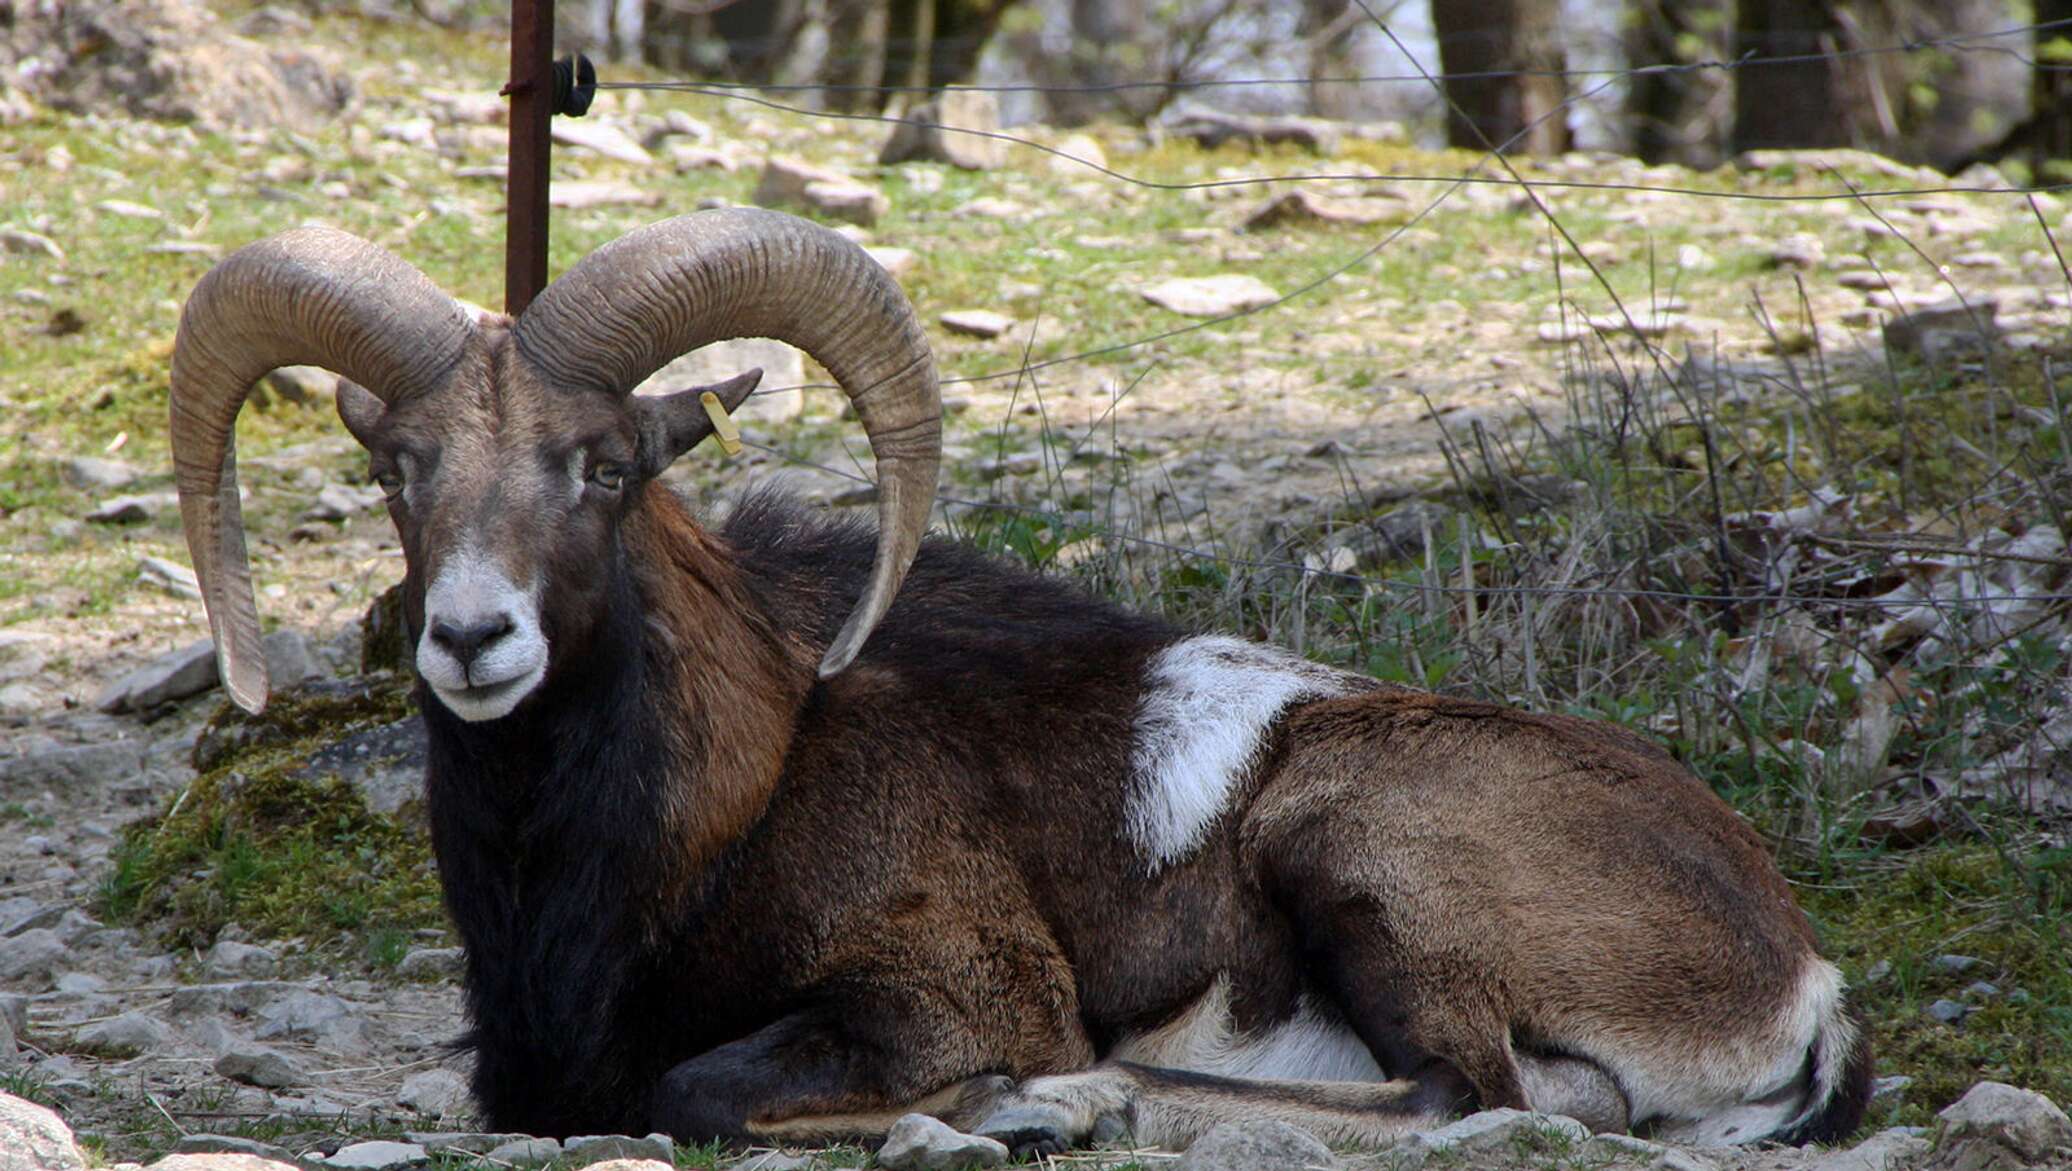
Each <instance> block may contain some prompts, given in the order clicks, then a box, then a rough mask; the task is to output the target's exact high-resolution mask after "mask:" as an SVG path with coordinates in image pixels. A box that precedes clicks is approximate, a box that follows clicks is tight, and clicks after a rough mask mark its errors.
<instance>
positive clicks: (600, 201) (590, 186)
mask: <svg viewBox="0 0 2072 1171" xmlns="http://www.w3.org/2000/svg"><path fill="white" fill-rule="evenodd" d="M547 202H548V203H549V204H552V205H553V206H555V207H565V208H570V209H576V208H585V207H614V206H618V205H622V204H630V205H633V206H636V207H653V206H654V205H656V204H658V203H660V202H662V196H661V194H660V193H658V192H654V191H648V190H645V189H643V188H640V187H635V186H634V185H633V184H631V183H617V182H597V183H585V182H580V181H577V180H574V179H565V180H556V181H555V182H554V183H553V185H552V186H550V187H548V188H547Z"/></svg>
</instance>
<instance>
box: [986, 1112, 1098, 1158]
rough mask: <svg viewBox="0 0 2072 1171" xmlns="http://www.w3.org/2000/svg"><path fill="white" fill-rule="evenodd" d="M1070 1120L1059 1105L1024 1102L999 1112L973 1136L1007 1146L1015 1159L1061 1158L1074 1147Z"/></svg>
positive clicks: (987, 1120)
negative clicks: (1053, 1156)
mask: <svg viewBox="0 0 2072 1171" xmlns="http://www.w3.org/2000/svg"><path fill="white" fill-rule="evenodd" d="M1070 1127H1071V1119H1070V1118H1069V1117H1068V1116H1067V1115H1066V1113H1065V1111H1064V1110H1062V1109H1059V1108H1058V1107H1056V1106H1052V1105H1049V1104H1047V1103H1039V1102H1021V1103H1016V1104H1014V1105H1011V1106H1007V1107H1005V1108H1003V1109H1001V1110H999V1111H996V1112H995V1113H994V1114H993V1115H992V1117H990V1118H988V1119H986V1120H985V1121H984V1122H981V1123H979V1125H978V1129H977V1130H974V1131H973V1132H972V1133H973V1134H977V1135H981V1136H983V1137H985V1138H989V1139H994V1140H996V1141H998V1142H1000V1143H1002V1144H1004V1145H1005V1146H1006V1147H1007V1149H1008V1151H1009V1152H1010V1153H1011V1154H1013V1155H1014V1157H1015V1158H1016V1159H1028V1158H1032V1157H1036V1156H1045V1157H1047V1156H1050V1155H1062V1154H1064V1153H1065V1152H1066V1151H1069V1150H1071V1149H1072V1147H1073V1136H1072V1134H1071V1133H1070Z"/></svg>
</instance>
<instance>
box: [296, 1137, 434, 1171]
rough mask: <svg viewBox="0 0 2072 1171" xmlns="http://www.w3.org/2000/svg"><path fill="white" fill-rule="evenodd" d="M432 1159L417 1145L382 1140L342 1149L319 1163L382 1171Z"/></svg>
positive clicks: (360, 1169)
mask: <svg viewBox="0 0 2072 1171" xmlns="http://www.w3.org/2000/svg"><path fill="white" fill-rule="evenodd" d="M430 1158H431V1156H430V1155H429V1154H427V1153H426V1152H425V1149H424V1148H423V1147H421V1146H418V1145H417V1144H416V1143H399V1142H392V1141H389V1140H387V1139H382V1140H377V1141H375V1142H366V1143H353V1144H352V1145H350V1146H344V1147H340V1148H338V1149H337V1150H336V1151H334V1152H332V1153H331V1155H330V1156H329V1157H327V1158H324V1159H320V1160H318V1162H320V1163H322V1164H323V1165H324V1166H326V1167H345V1168H350V1169H351V1171H382V1169H383V1168H387V1167H415V1166H417V1165H418V1164H419V1163H423V1162H426V1161H427V1160H429V1159H430Z"/></svg>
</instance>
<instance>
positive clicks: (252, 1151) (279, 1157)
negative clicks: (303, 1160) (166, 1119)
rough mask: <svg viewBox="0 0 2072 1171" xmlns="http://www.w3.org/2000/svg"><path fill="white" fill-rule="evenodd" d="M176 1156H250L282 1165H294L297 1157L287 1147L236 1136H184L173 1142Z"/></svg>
mask: <svg viewBox="0 0 2072 1171" xmlns="http://www.w3.org/2000/svg"><path fill="white" fill-rule="evenodd" d="M172 1153H173V1154H175V1155H250V1156H252V1157H254V1158H258V1159H273V1160H276V1161H278V1162H282V1163H293V1162H294V1161H295V1156H294V1154H293V1153H292V1152H290V1151H289V1150H288V1149H287V1148H286V1147H277V1146H274V1145H273V1144H272V1143H262V1142H260V1141H259V1140H258V1139H255V1138H244V1137H241V1136H239V1135H234V1134H183V1135H181V1136H180V1137H179V1138H176V1139H174V1140H173V1150H172Z"/></svg>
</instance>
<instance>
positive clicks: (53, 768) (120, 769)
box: [0, 740, 149, 788]
mask: <svg viewBox="0 0 2072 1171" xmlns="http://www.w3.org/2000/svg"><path fill="white" fill-rule="evenodd" d="M148 748H149V745H146V744H144V743H142V742H141V741H136V740H104V741H102V742H101V743H99V744H77V745H73V746H70V747H67V748H54V749H50V750H48V751H45V752H38V753H35V754H33V755H29V756H17V757H14V758H13V759H11V760H6V761H0V785H17V786H26V785H50V786H57V787H60V788H62V787H63V786H66V785H100V784H106V783H108V781H109V780H110V779H112V778H124V779H127V778H128V777H130V776H132V775H133V774H135V773H137V772H139V771H141V770H142V769H143V768H144V755H145V752H146V750H147V749H148Z"/></svg>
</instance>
